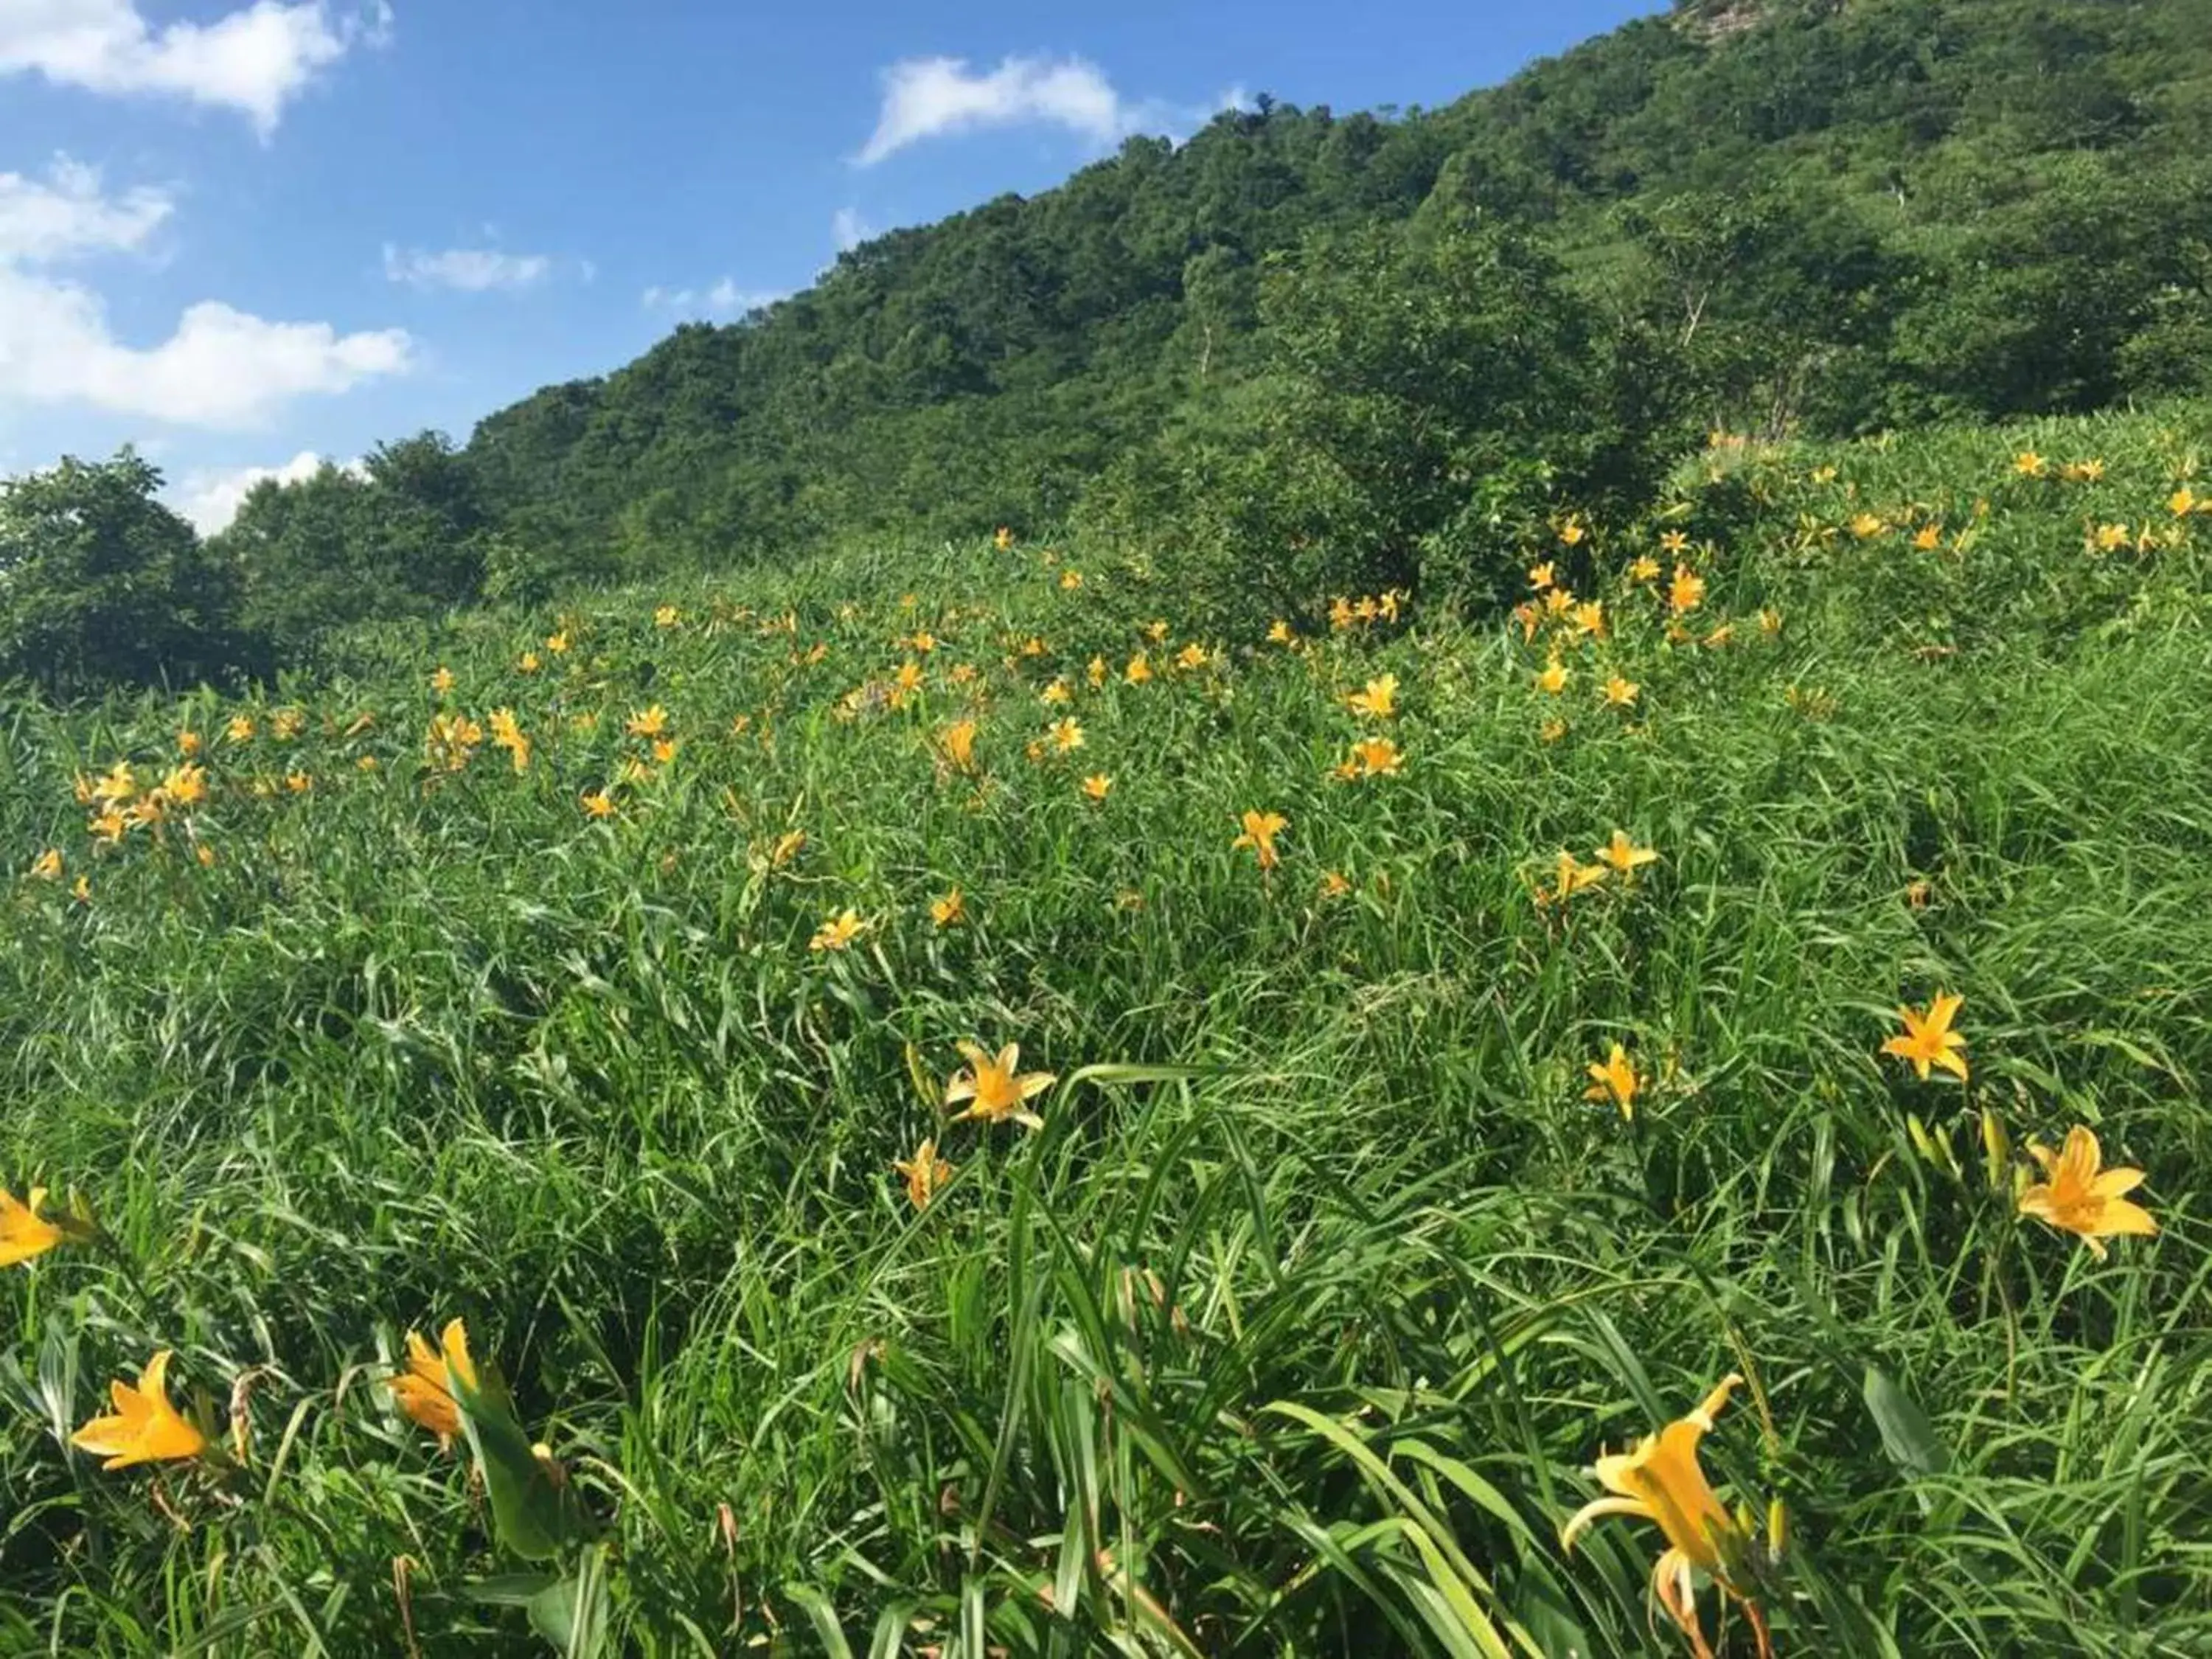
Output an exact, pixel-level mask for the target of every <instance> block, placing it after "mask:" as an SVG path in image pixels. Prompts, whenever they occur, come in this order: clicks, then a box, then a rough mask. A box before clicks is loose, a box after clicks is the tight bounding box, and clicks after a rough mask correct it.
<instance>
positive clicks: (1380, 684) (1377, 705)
mask: <svg viewBox="0 0 2212 1659" xmlns="http://www.w3.org/2000/svg"><path fill="white" fill-rule="evenodd" d="M1344 701H1345V702H1346V704H1347V705H1348V706H1349V707H1350V708H1351V709H1352V713H1353V714H1358V715H1361V716H1363V717H1364V718H1366V719H1368V720H1388V719H1389V718H1390V716H1391V715H1393V714H1396V713H1397V712H1398V677H1397V676H1396V675H1395V674H1378V675H1376V677H1375V678H1373V679H1371V680H1370V681H1368V682H1367V689H1366V690H1364V691H1354V692H1353V693H1352V695H1351V696H1348V697H1346V699H1345V700H1344Z"/></svg>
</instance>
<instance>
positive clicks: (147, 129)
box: [0, 0, 1654, 525]
mask: <svg viewBox="0 0 2212 1659" xmlns="http://www.w3.org/2000/svg"><path fill="white" fill-rule="evenodd" d="M1651 9H1654V7H1653V5H1651V4H1650V3H1633V0H1555V3H1552V4H1549V5H1546V6H1541V7H1538V6H1530V5H1528V4H1525V3H1468V0H1365V3H1364V4H1361V5H1359V6H1357V7H1352V8H1347V7H1346V6H1344V5H1342V4H1340V3H1334V0H1206V3H1205V4H1203V5H1194V4H1189V3H1170V0H1116V3H1114V4H1112V5H1110V6H1109V5H1098V6H1096V7H1088V8H1076V7H1054V8H1041V7H1038V6H1036V5H1034V4H1027V5H1015V4H1013V3H1011V0H988V3H984V0H974V3H964V4H936V5H921V4H915V3H912V0H904V3H901V0H843V3H836V4H825V5H818V6H814V7H806V6H793V5H787V4H786V5H773V6H771V5H765V4H754V3H747V0H623V3H617V0H389V3H385V0H321V3H316V0H0V476H4V475H5V474H6V473H8V472H11V471H22V470H27V469H30V468H34V467H38V466H42V465H49V464H51V463H52V461H53V460H55V459H57V458H58V457H59V456H60V455H62V454H64V453H78V454H87V455H93V454H105V453H108V452H110V451H112V450H113V449H114V448H115V447H117V446H118V445H119V444H122V443H124V442H126V441H128V442H133V443H136V444H137V445H138V447H140V449H141V450H142V451H143V453H146V454H148V455H149V456H150V457H151V458H152V459H155V460H156V461H157V462H159V463H160V464H161V466H162V467H163V468H164V469H165V471H167V473H168V474H169V477H170V488H171V494H172V497H173V499H174V500H175V501H178V502H179V505H181V506H183V507H185V508H186V509H187V511H188V512H189V513H191V515H192V516H194V517H196V518H197V519H198V520H201V521H202V522H203V523H204V524H210V525H211V524H214V523H216V522H219V521H220V520H222V517H223V516H224V515H225V513H227V511H228V507H229V505H230V504H231V503H232V502H234V501H235V499H236V497H237V496H238V495H240V494H241V493H242V491H243V489H244V486H245V485H246V483H248V482H250V481H251V479H252V477H255V476H258V472H259V471H261V470H264V469H277V468H282V467H283V466H285V465H287V464H288V463H290V464H293V465H297V466H305V465H311V464H312V463H311V461H310V460H309V459H308V458H310V457H313V456H324V457H331V458H335V459H342V460H343V459H350V458H352V457H355V456H358V455H360V454H361V453H363V452H364V451H365V450H366V449H368V447H370V446H371V445H373V444H374V442H375V441H377V440H379V439H382V438H392V437H399V436H404V435H407V434H409V433H411V432H414V431H417V430H420V429H421V428H423V427H426V426H436V427H441V428H446V429H447V430H448V431H450V432H452V433H453V435H455V436H456V437H465V435H467V432H468V430H469V428H470V427H471V425H472V424H473V423H474V422H476V421H477V419H478V418H479V417H480V416H483V415H485V414H487V413H489V411H491V410H494V409H496V408H499V407H500V406H501V405H502V404H506V403H508V402H511V401H513V399H514V398H519V397H522V396H525V395H526V394H527V393H528V392H531V391H532V390H533V389H535V388H536V387H538V386H541V385H544V384H545V383H546V382H548V381H552V380H568V379H572V378H574V377H577V376H580V375H590V374H601V373H604V372H605V371H607V370H609V369H611V368H617V367H618V366H619V365H620V364H622V363H623V362H627V361H628V360H629V358H631V357H633V356H635V355H636V354H637V353H639V352H640V351H641V350H643V349H646V348H647V346H649V345H650V344H651V343H653V341H654V340H655V339H656V338H658V337H659V336H661V335H662V334H664V333H665V332H666V331H668V330H669V329H670V328H671V327H672V326H673V325H675V324H676V323H677V322H678V321H680V320H683V319H685V318H708V319H726V318H728V317H731V316H733V315H736V314H738V313H740V312H741V311H742V310H743V308H744V306H745V305H746V304H747V303H748V302H749V301H751V300H752V299H754V298H756V297H760V296H768V295H775V294H779V293H785V292H788V291H790V290H792V289H798V288H802V287H804V286H805V285H806V283H808V282H810V281H811V279H812V277H813V276H814V275H815V274H816V273H817V271H819V270H821V269H822V267H823V266H824V265H825V264H828V263H829V261H830V260H831V259H833V258H835V257H836V252H837V250H838V248H839V247H840V246H841V245H843V244H845V243H848V242H849V241H850V240H852V239H853V238H854V237H855V236H858V235H862V234H868V233H870V232H874V231H881V230H885V229H889V228H892V227H895V226H898V225H908V224H917V223H923V222H927V221H929V220H932V219H935V218H938V217H940V216H943V215H945V214H946V213H949V212H952V211H955V210H958V209H960V208H963V207H965V206H968V205H970V204H974V203H976V202H979V201H982V200H984V199H986V198H987V197H991V196H994V195H996V194H998V193H999V192H1000V191H1008V190H1013V191H1024V192H1033V191H1040V190H1043V189H1046V188H1048V187H1049V186H1050V185H1053V184H1054V183H1055V182H1056V181H1058V180H1059V179H1062V178H1064V177H1066V175H1067V173H1070V172H1071V171H1073V169H1074V168H1076V167H1080V166H1082V165H1083V164H1084V163H1085V162H1086V161H1091V160H1094V159H1096V158H1097V157H1098V156H1100V155H1106V154H1109V153H1110V152H1111V150H1112V149H1114V147H1115V144H1116V143H1117V142H1118V141H1119V138H1120V137H1121V136H1123V135H1126V134H1127V133H1128V132H1131V131H1145V132H1166V133H1170V134H1173V135H1176V136H1182V135H1187V134H1188V132H1190V131H1193V130H1194V129H1195V128H1196V127H1197V126H1199V125H1202V124H1203V122H1204V121H1205V119H1206V117H1207V116H1208V114H1209V113H1210V112H1212V111H1213V110H1215V109H1218V108H1219V107H1221V106H1223V105H1224V104H1225V103H1226V102H1228V101H1231V100H1239V99H1249V97H1250V96H1251V95H1253V94H1258V93H1261V92H1267V93H1272V94H1274V95H1275V96H1276V97H1277V98H1279V99H1282V100H1287V101H1289V102H1292V103H1296V104H1301V105H1313V104H1328V105H1329V106H1331V107H1333V108H1335V109H1337V110H1339V111H1350V110H1352V109H1360V108H1375V107H1379V106H1384V105H1398V106H1411V105H1417V104H1419V105H1432V104H1439V103H1443V102H1447V101H1449V100H1451V99H1453V98H1455V97H1457V96H1458V95H1459V94H1462V93H1464V92H1466V91H1468V90H1469V89H1470V88H1474V87H1477V86H1482V85H1486V84H1489V83H1491V82H1496V81H1498V80H1500V79H1502V78H1503V77H1504V76H1506V75H1509V74H1510V73H1511V72H1512V70H1514V69H1516V68H1517V67H1518V66H1520V65H1521V64H1524V63H1526V62H1528V60H1529V59H1530V58H1536V57H1540V56H1543V55H1546V54H1547V53H1550V52H1557V51H1559V50H1561V49H1563V48H1564V47H1565V46H1570V45H1571V44H1573V43H1574V42H1575V41H1576V40H1580V39H1582V38H1583V37H1584V36H1586V35H1589V34H1593V33H1599V32H1601V31H1602V30H1605V29H1607V28H1610V27H1613V26H1614V25H1615V24H1617V23H1619V22H1620V21H1623V20H1624V19H1626V18H1627V17H1629V16H1632V15H1636V14H1638V13H1639V12H1644V11H1649V10H1651Z"/></svg>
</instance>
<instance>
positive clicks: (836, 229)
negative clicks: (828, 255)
mask: <svg viewBox="0 0 2212 1659" xmlns="http://www.w3.org/2000/svg"><path fill="white" fill-rule="evenodd" d="M829 234H830V235H831V236H833V237H835V238H836V242H837V252H840V253H850V252H852V251H853V250H854V248H856V247H858V246H860V244H861V243H863V242H865V241H866V240H868V239H869V238H870V237H872V236H873V235H874V234H876V228H875V227H874V226H873V225H872V224H870V223H869V222H867V221H866V219H863V218H862V217H861V216H860V210H859V209H857V208H848V207H841V208H839V209H838V210H837V211H836V215H835V216H832V218H831V219H830V221H829Z"/></svg>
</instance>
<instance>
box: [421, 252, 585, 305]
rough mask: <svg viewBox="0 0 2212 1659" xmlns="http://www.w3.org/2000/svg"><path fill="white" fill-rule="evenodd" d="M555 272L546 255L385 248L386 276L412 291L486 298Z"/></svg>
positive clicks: (540, 280) (521, 287) (551, 262)
mask: <svg viewBox="0 0 2212 1659" xmlns="http://www.w3.org/2000/svg"><path fill="white" fill-rule="evenodd" d="M552 270H553V261H552V260H551V259H550V258H548V257H547V256H546V255H544V254H543V253H495V252H491V251H490V250H489V249H485V248H469V247H456V248H448V249H447V250H446V251H445V252H442V253H429V252H424V251H422V249H420V248H398V247H394V246H392V244H391V243H389V242H386V244H385V245H384V274H385V275H386V276H387V277H389V278H391V280H392V281H393V282H395V283H406V284H407V285H408V286H409V287H410V288H418V289H433V288H449V289H457V290H459V292H461V293H463V294H483V293H487V292H489V291H490V290H491V289H523V288H531V287H534V286H535V285H536V284H538V283H542V282H544V280H545V278H546V277H547V276H549V275H550V274H551V272H552ZM594 274H596V273H594Z"/></svg>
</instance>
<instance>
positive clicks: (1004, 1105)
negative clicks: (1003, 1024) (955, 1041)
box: [945, 1042, 1059, 1129]
mask: <svg viewBox="0 0 2212 1659" xmlns="http://www.w3.org/2000/svg"><path fill="white" fill-rule="evenodd" d="M959 1048H960V1053H961V1055H962V1057H963V1058H964V1059H965V1060H967V1062H968V1066H967V1069H966V1070H965V1071H962V1072H956V1073H953V1075H952V1079H951V1081H950V1082H948V1083H947V1084H946V1085H945V1104H946V1105H947V1106H957V1105H958V1104H959V1103H961V1102H962V1101H963V1100H964V1101H966V1102H968V1103H969V1104H968V1109H967V1110H965V1111H963V1112H958V1113H955V1114H954V1115H953V1118H952V1121H953V1122H955V1123H959V1122H962V1121H965V1120H966V1119H969V1118H974V1119H975V1120H976V1121H978V1122H981V1123H1003V1122H1005V1121H1006V1120H1007V1119H1008V1118H1012V1120H1013V1121H1015V1122H1017V1123H1021V1124H1026V1125H1027V1126H1028V1127H1030V1128H1032V1129H1042V1127H1044V1120H1043V1119H1042V1118H1041V1117H1039V1116H1038V1115H1036V1113H1035V1112H1032V1111H1031V1110H1030V1109H1029V1102H1030V1100H1031V1099H1032V1098H1034V1097H1036V1096H1038V1095H1041V1094H1042V1093H1043V1092H1044V1091H1046V1090H1047V1089H1049V1088H1051V1087H1052V1085H1054V1083H1056V1082H1058V1081H1059V1079H1058V1078H1056V1077H1055V1076H1054V1074H1053V1073H1050V1072H1030V1073H1024V1072H1022V1071H1021V1070H1020V1065H1021V1058H1022V1049H1021V1045H1020V1044H1019V1043H1018V1042H1009V1043H1008V1044H1007V1045H1006V1047H1005V1048H1001V1049H1000V1050H999V1052H998V1054H997V1055H996V1056H995V1057H994V1056H993V1055H991V1054H987V1053H986V1052H985V1051H984V1048H983V1046H982V1045H981V1043H978V1042H963V1043H961V1044H960V1045H959Z"/></svg>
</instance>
